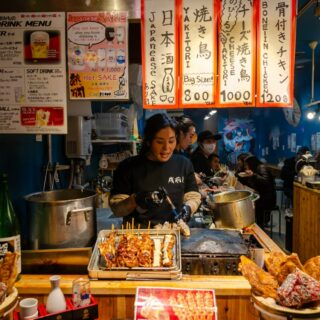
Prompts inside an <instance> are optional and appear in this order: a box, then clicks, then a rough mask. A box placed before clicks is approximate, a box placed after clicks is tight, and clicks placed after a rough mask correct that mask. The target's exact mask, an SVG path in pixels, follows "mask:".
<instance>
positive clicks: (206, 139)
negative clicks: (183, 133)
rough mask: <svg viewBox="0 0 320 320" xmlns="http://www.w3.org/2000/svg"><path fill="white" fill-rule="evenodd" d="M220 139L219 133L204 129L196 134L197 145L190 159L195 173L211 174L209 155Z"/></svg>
mask: <svg viewBox="0 0 320 320" xmlns="http://www.w3.org/2000/svg"><path fill="white" fill-rule="evenodd" d="M220 139H221V135H220V134H213V133H212V132H211V131H209V130H205V131H202V132H200V133H199V135H198V141H197V142H198V147H197V149H196V150H195V151H194V152H193V153H192V155H191V161H192V164H193V167H194V171H195V172H196V173H199V174H200V173H203V174H205V175H206V176H207V177H209V176H212V171H211V165H210V161H209V156H210V155H211V154H212V153H214V152H215V149H216V142H217V140H220Z"/></svg>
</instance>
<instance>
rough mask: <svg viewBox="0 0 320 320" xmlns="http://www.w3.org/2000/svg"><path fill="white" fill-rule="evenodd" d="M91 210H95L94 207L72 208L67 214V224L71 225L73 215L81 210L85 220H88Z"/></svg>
mask: <svg viewBox="0 0 320 320" xmlns="http://www.w3.org/2000/svg"><path fill="white" fill-rule="evenodd" d="M90 211H93V207H86V208H80V209H73V210H70V211H69V212H68V214H67V219H66V225H67V226H69V225H70V224H71V216H72V215H73V214H74V213H79V212H83V213H84V218H85V220H86V221H88V220H89V216H88V212H90Z"/></svg>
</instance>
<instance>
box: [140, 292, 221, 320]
mask: <svg viewBox="0 0 320 320" xmlns="http://www.w3.org/2000/svg"><path fill="white" fill-rule="evenodd" d="M134 306H135V308H134V319H135V320H145V319H149V320H152V319H167V320H169V319H170V320H180V319H181V320H184V319H206V320H217V319H218V316H217V304H216V297H215V292H214V290H205V289H176V288H162V287H161V288H160V287H139V288H137V293H136V299H135V303H134Z"/></svg>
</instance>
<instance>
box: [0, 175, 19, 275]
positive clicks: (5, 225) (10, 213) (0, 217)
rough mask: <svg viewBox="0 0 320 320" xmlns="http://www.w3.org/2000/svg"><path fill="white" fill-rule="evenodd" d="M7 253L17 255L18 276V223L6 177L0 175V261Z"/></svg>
mask: <svg viewBox="0 0 320 320" xmlns="http://www.w3.org/2000/svg"><path fill="white" fill-rule="evenodd" d="M7 251H10V252H17V253H19V258H18V261H17V271H18V274H19V273H20V272H21V241H20V228H19V221H18V218H17V216H16V214H15V212H14V209H13V206H12V203H11V200H10V197H9V192H8V177H7V175H6V174H4V173H0V259H1V257H3V256H4V255H5V254H6V252H7Z"/></svg>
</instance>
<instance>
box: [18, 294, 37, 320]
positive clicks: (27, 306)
mask: <svg viewBox="0 0 320 320" xmlns="http://www.w3.org/2000/svg"><path fill="white" fill-rule="evenodd" d="M19 309H20V318H21V319H22V320H23V319H33V318H36V317H37V316H38V300H37V299H36V298H26V299H22V300H21V301H20V303H19ZM36 314H37V315H36ZM29 317H31V318H29Z"/></svg>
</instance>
